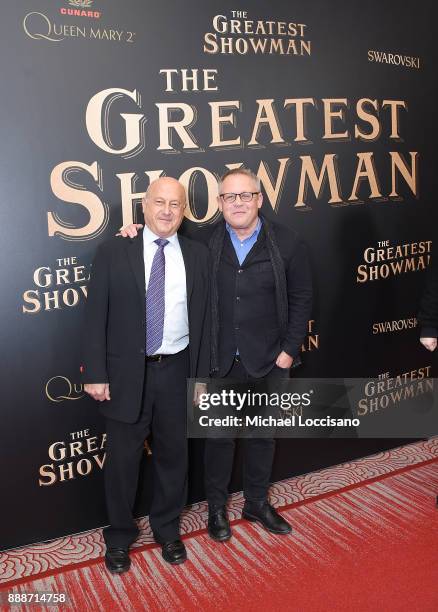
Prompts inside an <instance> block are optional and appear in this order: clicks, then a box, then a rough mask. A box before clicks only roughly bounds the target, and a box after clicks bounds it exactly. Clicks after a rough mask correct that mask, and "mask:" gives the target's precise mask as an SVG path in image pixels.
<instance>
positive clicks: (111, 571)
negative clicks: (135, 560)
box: [105, 563, 131, 574]
mask: <svg viewBox="0 0 438 612" xmlns="http://www.w3.org/2000/svg"><path fill="white" fill-rule="evenodd" d="M105 567H106V569H107V570H108V571H109V573H110V574H124V573H125V572H128V571H129V570H130V569H131V565H130V566H129V567H127V568H121V569H112V568H109V567H108V565H107V564H106V563H105Z"/></svg>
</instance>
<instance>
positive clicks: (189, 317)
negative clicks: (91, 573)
mask: <svg viewBox="0 0 438 612" xmlns="http://www.w3.org/2000/svg"><path fill="white" fill-rule="evenodd" d="M185 206H186V197H185V191H184V188H183V186H182V185H181V184H180V183H179V182H178V181H177V180H175V179H173V178H170V177H164V178H160V179H158V180H156V181H154V182H153V183H151V185H150V187H149V189H148V191H147V193H146V195H145V197H144V199H143V213H144V218H145V228H144V231H142V232H139V234H138V236H137V237H136V238H135V239H131V240H122V239H120V238H112V239H110V240H109V241H108V242H105V243H104V244H102V245H101V246H100V247H99V248H98V250H97V254H96V257H95V260H94V263H93V268H92V275H91V281H90V285H89V289H88V299H87V306H86V312H85V325H84V341H83V347H84V348H83V365H82V366H81V371H82V375H83V381H84V383H85V387H84V388H85V391H86V392H87V393H89V394H90V395H91V396H92V397H93V398H94V399H96V400H98V401H100V402H102V404H101V412H102V414H103V415H104V416H105V422H106V431H107V455H106V463H105V469H104V472H105V496H106V505H107V511H108V518H109V526H108V527H106V528H105V529H104V538H105V543H106V546H107V551H106V555H105V562H106V566H107V568H108V569H109V571H111V572H113V573H121V572H124V571H126V570H127V569H129V566H130V559H129V552H128V551H129V546H130V545H131V544H132V542H133V541H134V540H135V539H136V537H137V535H138V529H137V526H136V524H135V522H134V520H133V514H132V510H133V505H134V500H135V495H136V490H137V481H138V473H139V465H140V460H141V457H142V454H143V445H144V441H145V438H146V437H147V436H148V434H149V433H150V432H151V433H152V437H153V441H152V464H153V483H154V484H153V499H152V504H151V509H150V524H151V528H152V531H153V534H154V537H155V539H156V541H157V542H159V543H160V544H161V545H162V553H163V557H164V559H165V560H166V561H168V562H169V563H173V564H176V563H182V562H183V561H185V559H186V551H185V548H184V544H183V543H182V542H181V540H180V536H179V516H180V512H181V510H182V508H183V506H184V503H185V500H186V492H187V439H186V395H187V391H186V379H187V378H188V377H189V376H190V377H195V376H199V377H203V376H204V377H205V376H207V375H208V373H209V361H210V355H209V329H208V328H209V325H208V319H209V309H208V300H209V297H208V293H209V291H208V287H209V274H210V271H209V253H208V250H207V249H206V247H205V246H203V245H201V244H199V243H197V242H193V241H191V240H189V239H188V238H185V237H182V236H179V235H178V234H177V230H178V228H179V226H180V224H181V221H182V219H183V216H184V208H185ZM189 340H190V342H189Z"/></svg>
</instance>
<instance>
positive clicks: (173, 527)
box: [103, 349, 189, 548]
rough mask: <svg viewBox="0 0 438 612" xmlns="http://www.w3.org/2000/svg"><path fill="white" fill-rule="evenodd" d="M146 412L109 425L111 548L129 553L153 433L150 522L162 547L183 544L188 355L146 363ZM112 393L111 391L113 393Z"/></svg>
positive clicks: (106, 471) (106, 533)
mask: <svg viewBox="0 0 438 612" xmlns="http://www.w3.org/2000/svg"><path fill="white" fill-rule="evenodd" d="M145 367H146V372H145V383H144V390H143V406H142V411H141V414H140V417H139V419H138V421H137V422H136V423H122V422H120V421H115V420H113V419H106V431H107V454H106V460H105V468H104V479H105V497H106V506H107V512H108V520H109V527H106V528H105V529H104V532H103V534H104V538H105V542H106V545H107V547H108V548H109V547H127V546H129V545H130V544H132V542H134V540H135V539H136V537H137V535H138V528H137V525H136V524H135V522H134V517H133V513H132V511H133V506H134V501H135V497H136V493H137V486H138V474H139V468H140V462H141V458H142V456H143V453H144V441H145V439H146V438H147V436H148V435H149V433H150V432H152V472H153V483H151V486H153V491H152V503H151V509H150V514H149V520H150V524H151V528H152V532H153V534H154V538H155V540H156V541H157V542H159V543H161V544H162V543H164V542H169V541H173V540H176V539H178V538H179V517H180V513H181V511H182V509H183V507H184V504H185V502H186V497H187V436H186V401H187V390H186V380H187V378H188V377H189V351H188V349H185V350H184V351H181V352H180V353H177V354H175V355H171V356H168V357H166V358H164V359H163V360H162V361H155V362H154V361H146V365H145ZM110 391H111V387H110Z"/></svg>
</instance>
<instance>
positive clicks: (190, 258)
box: [178, 234, 196, 305]
mask: <svg viewBox="0 0 438 612" xmlns="http://www.w3.org/2000/svg"><path fill="white" fill-rule="evenodd" d="M178 242H179V245H180V247H181V253H182V256H183V259H184V267H185V269H186V286H187V305H188V304H189V303H190V298H191V296H192V291H193V283H194V280H195V266H196V258H195V256H194V253H193V249H192V246H191V242H190V240H188V239H187V238H185V237H184V236H181V235H180V234H178Z"/></svg>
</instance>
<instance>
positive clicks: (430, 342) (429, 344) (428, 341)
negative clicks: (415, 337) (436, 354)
mask: <svg viewBox="0 0 438 612" xmlns="http://www.w3.org/2000/svg"><path fill="white" fill-rule="evenodd" d="M420 342H421V344H422V345H423V346H424V347H425V348H427V350H428V351H434V350H435V349H436V344H437V339H436V338H420Z"/></svg>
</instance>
